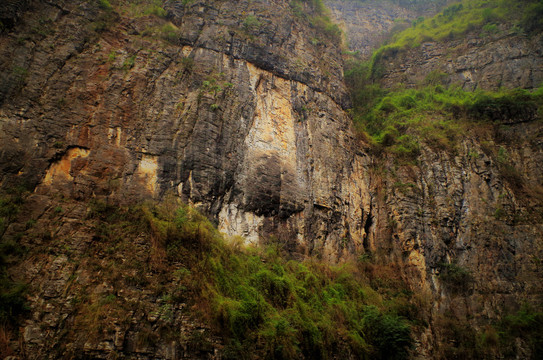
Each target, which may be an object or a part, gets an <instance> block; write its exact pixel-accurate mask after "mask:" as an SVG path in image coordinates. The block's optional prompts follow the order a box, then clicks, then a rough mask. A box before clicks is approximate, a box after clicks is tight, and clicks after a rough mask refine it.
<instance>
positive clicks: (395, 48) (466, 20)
mask: <svg viewBox="0 0 543 360" xmlns="http://www.w3.org/2000/svg"><path fill="white" fill-rule="evenodd" d="M527 2H528V3H533V4H531V5H529V6H527V4H526V3H527ZM541 19H543V3H541V2H537V1H536V0H492V1H487V0H463V1H461V2H459V3H456V4H452V5H450V6H448V7H447V8H445V9H444V10H443V11H442V12H441V13H439V14H437V15H435V16H434V17H432V18H428V19H424V18H418V19H417V20H415V21H413V23H412V26H411V27H409V28H408V29H405V30H403V31H401V32H399V33H396V34H394V35H393V36H392V38H391V40H390V41H389V42H388V43H387V44H385V45H383V46H381V47H380V48H379V49H377V50H376V51H375V52H374V54H373V56H372V59H371V67H372V75H373V76H374V77H375V78H377V77H379V66H380V64H381V63H382V62H383V60H385V59H387V58H390V57H393V56H395V55H396V54H397V53H399V52H401V51H404V50H405V49H409V48H415V47H418V46H420V44H422V43H424V42H428V41H439V40H444V39H458V38H460V37H461V36H462V35H463V34H465V33H466V32H469V31H474V30H476V29H481V31H482V33H483V34H493V33H496V32H498V31H499V27H498V26H499V25H501V24H508V26H509V27H511V26H512V25H515V24H517V23H520V25H521V26H522V28H524V30H525V31H527V32H537V31H540V30H541V29H543V20H541Z"/></svg>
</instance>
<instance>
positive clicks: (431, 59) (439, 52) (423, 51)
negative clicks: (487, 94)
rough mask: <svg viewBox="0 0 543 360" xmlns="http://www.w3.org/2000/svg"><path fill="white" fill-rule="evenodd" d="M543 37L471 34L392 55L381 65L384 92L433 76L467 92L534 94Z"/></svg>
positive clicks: (541, 76) (542, 75)
mask: <svg viewBox="0 0 543 360" xmlns="http://www.w3.org/2000/svg"><path fill="white" fill-rule="evenodd" d="M542 49H543V36H542V35H541V34H533V35H523V34H519V33H518V32H517V31H516V30H514V29H508V28H503V27H502V28H501V29H500V30H499V33H498V34H492V35H490V34H484V33H483V32H479V31H477V32H475V33H473V32H472V33H468V34H467V35H466V36H465V37H462V38H461V39H457V40H443V41H432V42H426V43H423V44H421V46H420V47H417V48H414V49H408V50H400V51H393V52H391V54H390V55H387V56H384V57H383V59H381V61H380V62H379V65H381V66H382V67H383V71H382V75H383V77H382V80H381V83H382V84H383V85H384V86H385V87H395V86H397V85H398V84H403V85H405V86H406V87H414V86H417V85H420V84H424V83H425V82H427V81H428V76H429V74H430V75H432V74H434V77H436V76H438V77H439V79H440V81H442V82H443V83H444V84H447V85H449V84H458V85H460V86H461V87H462V89H465V90H469V91H472V90H475V89H484V90H498V89H500V88H509V89H511V88H524V89H534V88H537V87H539V86H540V85H541V82H542V81H543V70H542V69H543V53H542V51H543V50H542Z"/></svg>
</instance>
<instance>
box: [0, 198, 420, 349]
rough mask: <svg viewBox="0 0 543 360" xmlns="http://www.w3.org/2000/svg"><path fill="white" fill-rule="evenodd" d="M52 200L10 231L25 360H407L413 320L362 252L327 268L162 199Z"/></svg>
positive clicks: (391, 279)
mask: <svg viewBox="0 0 543 360" xmlns="http://www.w3.org/2000/svg"><path fill="white" fill-rule="evenodd" d="M32 197H34V198H33V199H27V200H28V204H29V205H30V206H35V205H36V204H37V202H40V201H43V200H44V198H41V197H40V198H39V199H38V197H39V196H38V195H31V196H30V198H32ZM53 203H54V204H53ZM53 203H51V206H49V208H48V210H45V213H44V214H43V215H42V216H41V217H39V218H38V219H37V220H35V221H34V222H33V223H31V224H30V223H29V225H28V227H27V229H26V230H23V231H22V233H21V234H20V235H18V240H17V242H18V244H19V245H20V246H25V247H26V250H25V251H24V254H23V255H19V260H18V261H17V263H16V264H15V265H13V264H12V265H11V268H10V269H9V271H10V273H11V274H14V273H15V272H17V274H18V277H19V278H21V280H24V281H26V282H28V283H29V286H28V298H27V299H26V300H24V301H25V302H26V304H27V305H28V309H29V311H28V312H26V313H22V314H18V315H15V316H16V317H18V319H19V320H22V319H23V318H24V319H25V322H24V324H25V326H24V328H23V332H24V334H25V335H24V340H22V341H23V343H24V344H25V345H24V346H25V347H26V351H27V352H28V353H29V354H31V355H32V356H33V357H34V358H37V357H39V354H42V355H45V354H49V355H53V356H57V357H69V356H75V355H76V354H78V355H80V354H82V353H84V354H86V355H89V356H90V355H92V356H95V357H97V358H105V357H107V356H108V355H111V354H113V353H116V354H117V355H122V356H129V355H131V354H135V353H139V354H146V355H149V356H163V357H167V355H165V352H164V351H169V352H170V353H171V352H172V351H173V353H180V352H181V353H184V354H185V355H186V356H191V357H193V358H194V357H202V356H207V355H206V354H212V353H214V352H215V351H218V353H219V354H221V356H222V358H227V359H228V358H232V359H233V358H236V359H240V358H244V359H245V358H285V359H293V358H307V359H313V358H334V357H336V356H344V358H351V359H354V358H364V357H375V358H396V359H406V358H408V357H409V353H410V349H411V348H412V346H413V334H412V332H413V331H417V332H418V331H420V330H416V329H418V328H419V327H420V326H421V324H424V323H425V319H424V316H425V315H424V314H426V311H419V310H420V309H421V305H420V304H419V303H418V302H417V301H418V300H417V299H415V298H414V297H413V294H412V293H411V292H410V291H409V289H408V288H407V285H406V284H405V283H404V282H403V281H402V280H401V278H399V277H398V275H397V273H396V272H395V270H394V266H393V265H392V266H390V265H376V264H372V263H371V261H370V258H369V257H367V256H366V257H362V258H360V259H359V260H358V261H357V262H356V263H346V264H342V265H330V264H326V263H322V262H319V261H316V260H314V259H306V260H304V261H295V260H291V259H289V255H288V254H287V253H285V252H284V251H283V249H282V247H281V243H279V242H277V241H275V240H273V239H269V241H268V243H267V245H265V246H263V247H244V246H242V245H241V243H242V240H241V239H237V238H232V239H225V238H224V237H223V236H222V235H221V234H220V233H219V232H218V231H217V230H216V229H215V228H214V227H213V226H212V225H211V223H210V222H209V221H208V220H207V219H206V218H205V217H204V216H202V215H200V214H199V213H198V212H196V211H195V210H194V209H192V208H190V207H187V206H186V205H183V204H181V203H180V202H178V200H177V199H176V198H174V197H168V198H167V199H165V200H164V201H163V202H162V203H161V204H155V203H144V204H137V205H134V206H131V207H118V206H117V205H116V204H112V203H108V202H107V201H102V200H93V201H91V202H90V203H89V204H88V205H86V204H85V203H83V202H75V201H70V200H67V199H65V200H63V201H61V202H56V201H53ZM32 204H34V205H32ZM85 213H86V215H84V214H85ZM82 215H83V216H84V218H82V217H81V216H82ZM18 220H21V219H18ZM13 224H15V223H13ZM12 235H13V233H9V232H8V237H10V236H12ZM6 239H7V238H5V239H3V240H2V241H5V240H6ZM2 249H5V247H2ZM17 296H19V297H20V295H17ZM44 298H47V301H45V302H43V301H42V300H43V299H44ZM22 299H24V297H23V298H22ZM6 304H7V303H5V302H2V306H3V307H4V306H7V305H6ZM14 304H15V305H16V304H18V303H14ZM47 304H54V305H53V307H52V308H51V306H50V305H49V307H47V306H48V305H47ZM11 309H14V310H16V308H15V307H13V306H12V307H11ZM415 309H417V310H415ZM17 312H18V311H17ZM47 314H49V315H47ZM44 316H45V317H44ZM45 318H47V319H48V320H47V321H45V320H44V319H45ZM42 328H45V329H48V331H41V330H38V329H42ZM7 330H9V331H8V332H7V334H8V337H11V338H12V339H16V338H17V337H18V336H20V335H21V334H18V333H17V330H16V328H10V329H7ZM119 339H120V340H119ZM104 344H106V345H104ZM49 346H53V348H49ZM165 349H166V350H165ZM183 349H184V350H183ZM6 351H8V352H11V353H15V354H17V353H19V352H20V351H21V349H20V348H17V346H15V347H14V348H13V349H12V350H6ZM340 354H341V355H340ZM3 355H4V354H3Z"/></svg>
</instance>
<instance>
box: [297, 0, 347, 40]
mask: <svg viewBox="0 0 543 360" xmlns="http://www.w3.org/2000/svg"><path fill="white" fill-rule="evenodd" d="M290 6H291V8H292V11H293V13H294V15H296V16H297V17H299V18H302V19H305V20H307V21H309V23H310V24H311V26H312V27H313V28H315V29H316V30H317V31H318V32H319V33H320V34H323V35H324V36H325V37H327V38H328V39H329V40H331V41H332V42H333V43H335V44H341V41H342V32H341V30H340V28H339V27H338V26H337V24H334V23H333V22H332V20H330V11H329V10H328V8H327V7H326V6H325V5H324V3H323V1H322V0H292V1H291V2H290Z"/></svg>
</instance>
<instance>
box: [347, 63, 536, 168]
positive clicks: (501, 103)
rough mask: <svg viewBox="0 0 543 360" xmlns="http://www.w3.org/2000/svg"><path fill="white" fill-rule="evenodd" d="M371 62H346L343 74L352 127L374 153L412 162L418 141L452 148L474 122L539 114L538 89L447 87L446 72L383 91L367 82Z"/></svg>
mask: <svg viewBox="0 0 543 360" xmlns="http://www.w3.org/2000/svg"><path fill="white" fill-rule="evenodd" d="M372 70H375V68H372V65H371V63H369V62H359V61H356V60H351V62H350V63H348V70H347V71H346V72H345V78H346V82H347V85H348V86H349V88H350V90H351V98H352V101H353V105H354V106H353V110H352V115H353V119H354V122H355V125H356V126H357V128H358V129H359V130H360V131H361V132H363V133H366V134H367V136H366V137H367V139H368V140H369V141H370V142H372V143H373V144H374V145H375V146H376V149H377V150H378V151H382V150H383V149H386V150H387V151H389V152H390V153H393V154H396V155H398V156H399V158H403V159H404V160H408V161H412V160H415V159H416V157H417V155H418V153H419V147H418V143H419V142H421V141H424V142H425V143H427V144H428V145H430V146H433V147H435V148H440V149H448V150H452V149H454V148H455V146H456V144H457V141H458V139H460V138H461V136H462V134H463V132H464V131H465V130H466V129H467V128H468V127H470V126H474V125H475V124H484V123H493V122H496V123H498V122H509V121H513V122H514V121H515V119H534V118H537V117H541V111H542V110H541V109H543V106H542V104H543V88H540V89H537V90H536V91H532V92H530V91H528V90H520V89H516V90H501V91H495V92H490V91H482V90H478V91H474V92H468V91H464V90H462V89H461V88H460V87H458V86H454V85H450V86H447V85H446V84H445V82H446V77H447V76H446V74H444V73H440V72H432V73H430V74H428V76H427V77H426V79H425V81H424V83H422V84H420V85H419V86H418V87H417V88H414V89H401V88H400V89H398V90H385V89H382V88H381V87H380V86H379V85H376V84H374V83H373V81H372V77H373V76H374V75H375V74H372Z"/></svg>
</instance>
